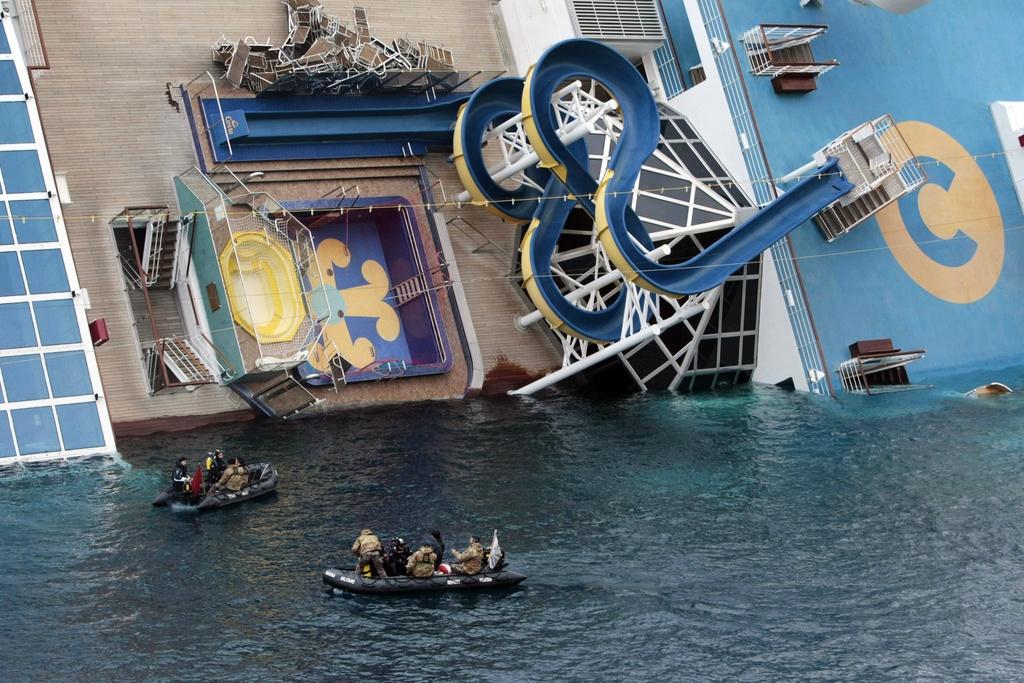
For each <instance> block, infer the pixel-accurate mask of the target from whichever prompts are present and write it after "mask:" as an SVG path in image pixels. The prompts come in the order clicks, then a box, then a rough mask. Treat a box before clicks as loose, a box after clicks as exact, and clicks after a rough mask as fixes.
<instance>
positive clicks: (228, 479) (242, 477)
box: [213, 458, 249, 491]
mask: <svg viewBox="0 0 1024 683" xmlns="http://www.w3.org/2000/svg"><path fill="white" fill-rule="evenodd" d="M248 483H249V472H248V471H247V470H246V469H245V466H244V465H242V463H241V462H240V461H239V459H238V458H232V459H231V464H230V465H228V468H227V469H226V470H224V474H223V475H222V476H221V478H220V479H219V480H218V481H217V483H216V484H214V485H213V490H214V491H219V490H221V489H223V488H226V489H227V490H229V491H241V490H242V489H244V488H245V487H246V485H247V484H248Z"/></svg>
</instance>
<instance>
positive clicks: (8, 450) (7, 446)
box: [0, 32, 17, 458]
mask: <svg viewBox="0 0 1024 683" xmlns="http://www.w3.org/2000/svg"><path fill="white" fill-rule="evenodd" d="M0 35H3V32H0ZM12 455H17V453H15V452H14V439H12V438H11V425H10V423H9V422H8V421H7V411H6V410H0V458H9V457H11V456H12Z"/></svg>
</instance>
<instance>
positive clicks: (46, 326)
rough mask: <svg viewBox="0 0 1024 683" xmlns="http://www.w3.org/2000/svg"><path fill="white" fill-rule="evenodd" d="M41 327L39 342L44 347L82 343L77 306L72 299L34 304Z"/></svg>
mask: <svg viewBox="0 0 1024 683" xmlns="http://www.w3.org/2000/svg"><path fill="white" fill-rule="evenodd" d="M32 307H33V308H35V311H36V323H37V324H38V326H39V342H40V343H41V344H42V345H43V346H52V345H54V344H75V343H77V342H80V341H82V335H81V334H80V333H79V331H78V319H77V318H76V317H75V304H74V302H73V301H71V299H58V300H56V301H37V302H35V303H34V304H32Z"/></svg>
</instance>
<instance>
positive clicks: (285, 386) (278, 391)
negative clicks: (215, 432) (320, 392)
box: [228, 373, 320, 420]
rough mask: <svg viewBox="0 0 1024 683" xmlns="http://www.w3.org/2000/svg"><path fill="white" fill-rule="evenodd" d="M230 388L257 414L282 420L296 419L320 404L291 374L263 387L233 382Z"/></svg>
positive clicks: (286, 374)
mask: <svg viewBox="0 0 1024 683" xmlns="http://www.w3.org/2000/svg"><path fill="white" fill-rule="evenodd" d="M228 386H229V387H231V389H232V390H233V391H234V392H235V393H236V394H238V395H239V396H241V397H242V400H244V401H245V402H246V403H248V404H249V406H250V407H252V408H253V409H254V410H256V412H258V413H260V414H261V415H264V416H265V417H270V418H276V419H280V420H287V419H288V418H290V417H294V416H295V415H298V414H299V413H301V412H302V411H303V410H305V409H306V408H309V407H311V406H314V405H316V404H317V403H319V402H320V401H319V399H317V398H316V397H315V396H313V394H311V393H309V390H308V389H306V387H304V386H302V383H301V382H299V381H298V380H297V379H295V378H294V377H292V376H291V374H289V373H285V374H284V375H283V376H282V377H281V378H279V379H277V380H274V381H272V382H271V383H270V384H267V385H264V386H262V387H255V386H254V385H248V384H243V383H241V382H232V383H231V384H229V385H228Z"/></svg>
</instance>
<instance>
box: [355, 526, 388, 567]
mask: <svg viewBox="0 0 1024 683" xmlns="http://www.w3.org/2000/svg"><path fill="white" fill-rule="evenodd" d="M380 550H381V547H380V539H379V538H377V534H375V533H373V530H372V529H363V530H362V531H361V532H360V533H359V538H357V539H356V540H355V543H353V544H352V554H353V555H355V556H356V557H358V558H359V562H357V563H356V574H357V575H359V576H362V573H363V567H365V566H367V565H369V566H370V567H372V568H373V572H374V575H375V576H377V577H378V578H383V577H386V576H387V575H388V573H387V571H385V570H384V559H383V558H382V557H381V552H380Z"/></svg>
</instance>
